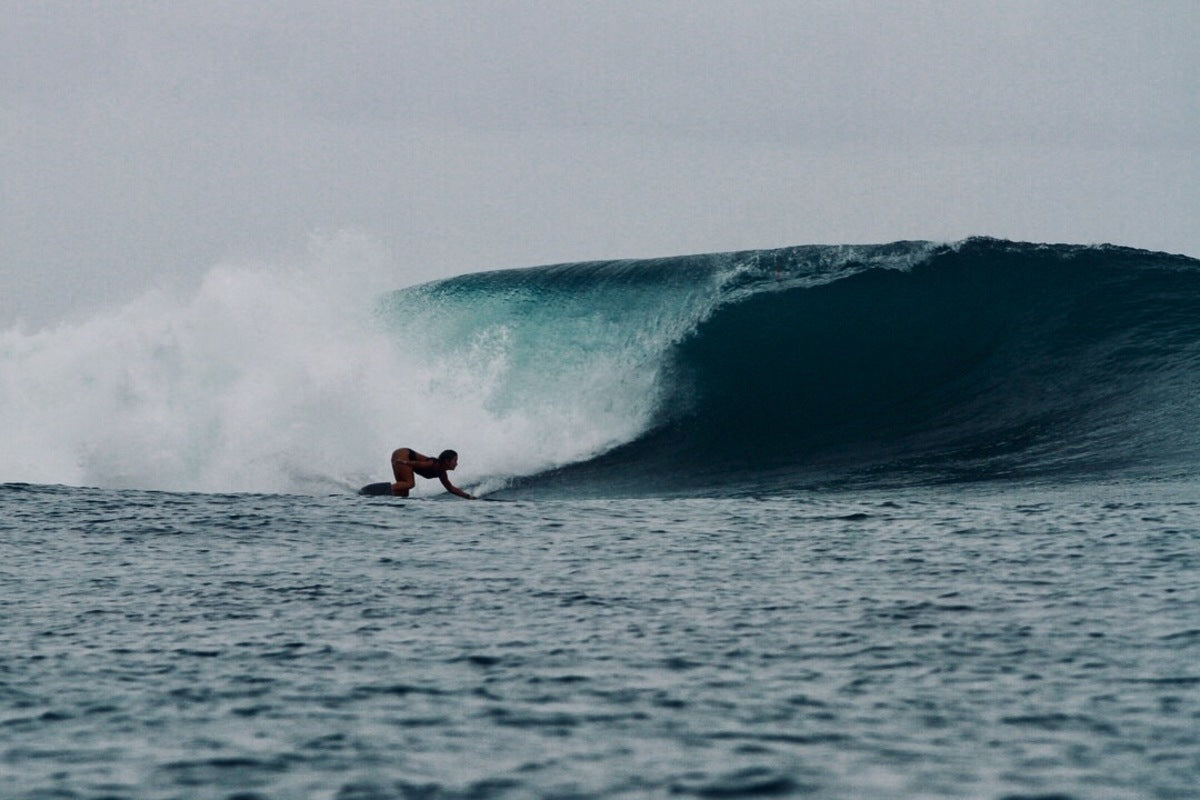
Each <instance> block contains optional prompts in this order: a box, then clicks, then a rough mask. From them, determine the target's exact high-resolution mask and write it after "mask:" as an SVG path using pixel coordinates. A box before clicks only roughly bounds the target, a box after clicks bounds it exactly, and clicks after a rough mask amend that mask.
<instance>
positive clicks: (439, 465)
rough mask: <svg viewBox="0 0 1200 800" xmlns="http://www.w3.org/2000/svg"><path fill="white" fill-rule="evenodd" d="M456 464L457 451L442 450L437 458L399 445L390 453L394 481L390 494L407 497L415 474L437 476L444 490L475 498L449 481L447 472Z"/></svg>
mask: <svg viewBox="0 0 1200 800" xmlns="http://www.w3.org/2000/svg"><path fill="white" fill-rule="evenodd" d="M457 466H458V453H456V452H454V451H453V450H443V451H442V452H441V454H440V455H439V456H438V457H437V458H430V457H429V456H423V455H421V454H420V453H418V452H417V451H416V450H413V449H412V448H411V447H401V448H399V449H398V450H395V451H394V452H393V453H392V474H393V475H395V476H396V482H395V483H393V484H392V494H394V495H396V496H398V497H408V490H409V489H411V488H413V486H415V485H416V483H417V479H416V477H415V476H416V475H420V476H421V477H422V478H431V479H432V478H437V479H438V480H440V481H441V482H442V486H445V487H446V491H447V492H450V493H451V494H456V495H458V496H459V497H462V498H465V499H467V500H474V499H475V498H474V497H472V496H471V495H469V494H467V493H466V492H464V491H463V490H462V489H460V488H458V487H457V486H455V485H454V484H453V483H451V482H450V478H449V477H448V476H447V475H446V473H447V472H449V471H450V470H452V469H454V468H455V467H457Z"/></svg>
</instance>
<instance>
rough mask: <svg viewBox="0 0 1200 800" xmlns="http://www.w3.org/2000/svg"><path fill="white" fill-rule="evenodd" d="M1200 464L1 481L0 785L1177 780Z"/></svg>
mask: <svg viewBox="0 0 1200 800" xmlns="http://www.w3.org/2000/svg"><path fill="white" fill-rule="evenodd" d="M1196 488H1197V487H1195V486H1194V485H1191V486H1189V485H1181V484H1177V483H1162V484H1153V483H1143V484H1096V485H1092V486H1089V487H1086V488H1079V487H1075V488H1072V489H1071V490H1069V491H1063V490H1058V489H1052V488H1040V489H1039V488H1036V487H1033V486H1028V485H1027V486H1011V485H1010V486H999V485H994V486H989V487H978V486H976V487H974V488H963V487H957V488H952V489H951V488H922V489H908V490H891V491H873V492H865V493H835V492H830V493H825V494H821V495H812V496H806V495H798V496H793V497H777V498H768V499H761V500H733V499H715V500H705V499H639V500H577V501H520V502H509V503H496V502H493V503H489V502H477V503H469V502H462V501H446V502H439V501H433V500H423V501H408V502H402V501H396V500H391V499H365V498H356V497H352V496H327V497H304V496H283V495H205V494H170V493H154V492H138V491H130V490H125V491H114V490H68V489H65V488H49V487H31V486H25V485H13V484H9V485H5V486H3V487H2V488H0V520H2V522H0V617H2V618H3V620H4V623H3V626H2V627H0V654H2V655H0V704H2V705H0V708H2V716H0V786H3V787H5V788H4V790H3V795H4V796H5V797H13V798H49V797H55V798H58V797H83V798H101V797H107V798H118V797H124V798H235V797H236V798H251V797H263V798H342V799H343V800H345V799H347V798H412V797H436V798H441V797H454V798H458V797H477V798H491V797H497V798H501V797H756V796H789V797H790V796H796V797H817V798H843V797H881V798H994V799H997V800H998V799H999V798H1034V797H1036V798H1079V800H1084V799H1085V798H1087V799H1088V800H1091V799H1092V798H1150V797H1153V798H1180V799H1182V798H1192V797H1195V796H1196V795H1195V791H1196V786H1197V785H1200V668H1198V666H1197V665H1198V664H1200V502H1197V499H1196V498H1197V497H1200V495H1197V494H1196Z"/></svg>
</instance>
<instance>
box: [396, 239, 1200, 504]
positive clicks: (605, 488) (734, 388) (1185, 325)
mask: <svg viewBox="0 0 1200 800" xmlns="http://www.w3.org/2000/svg"><path fill="white" fill-rule="evenodd" d="M384 308H385V312H384V313H385V315H390V316H392V317H394V318H396V319H402V320H404V321H407V322H413V324H414V325H415V326H419V327H420V328H421V329H422V330H426V331H429V330H432V331H436V333H435V337H436V338H437V339H438V340H439V341H441V342H443V344H444V346H445V347H446V348H448V349H450V350H457V351H459V352H465V351H467V350H469V349H470V348H471V347H472V346H480V344H479V343H480V342H484V341H489V340H490V341H493V343H494V344H495V345H496V347H497V353H498V355H497V360H503V362H504V369H503V370H502V374H500V375H498V388H497V389H496V391H494V393H492V394H491V395H490V398H491V402H492V404H493V405H492V408H493V409H495V410H496V411H497V412H498V413H500V414H503V413H504V412H505V411H508V410H511V409H515V408H521V409H525V410H527V409H529V408H531V407H536V406H540V405H550V406H557V407H560V408H572V409H575V408H592V409H593V410H594V411H595V413H592V414H590V415H587V414H582V415H581V416H585V417H586V419H587V420H588V422H587V423H586V427H587V428H588V431H589V432H592V433H594V432H595V427H596V426H597V425H606V426H607V431H606V432H607V433H608V434H609V435H608V436H607V438H605V437H604V436H598V437H593V438H594V439H595V441H596V444H595V445H594V446H593V448H592V452H588V453H586V456H588V457H584V458H580V459H578V460H576V462H575V463H571V464H562V465H557V466H558V468H557V469H552V470H546V471H542V472H540V473H539V474H537V475H534V476H520V477H518V478H516V479H513V480H510V481H509V482H508V484H507V486H508V490H509V492H510V493H511V494H513V495H515V496H532V495H550V496H561V495H568V496H573V495H578V494H588V495H599V496H604V495H628V494H633V495H655V494H660V493H664V494H684V495H688V494H712V493H717V494H735V495H736V494H741V493H754V492H763V491H767V492H778V491H784V492H786V491H791V490H796V489H803V488H812V487H820V486H841V485H847V484H849V485H854V484H863V485H879V484H881V483H882V484H885V485H886V484H895V483H930V482H933V483H939V482H946V481H961V480H970V481H987V480H996V479H1047V480H1079V479H1085V480H1086V479H1093V478H1102V477H1103V478H1111V477H1114V476H1121V475H1125V476H1132V475H1137V476H1158V477H1179V476H1186V475H1190V474H1194V473H1195V471H1196V468H1197V467H1198V466H1200V434H1198V433H1197V427H1196V426H1195V424H1194V422H1195V420H1196V419H1197V418H1198V415H1200V262H1197V261H1196V260H1194V259H1189V258H1186V257H1182V256H1172V255H1167V254H1161V253H1152V252H1146V251H1140V250H1133V249H1129V248H1120V247H1112V246H1071V245H1055V246H1049V245H1035V244H1023V243H1015V242H1007V241H999V240H992V239H971V240H967V241H965V242H961V243H958V244H954V245H941V246H939V245H934V244H931V243H926V242H900V243H895V244H890V245H880V246H858V247H817V246H811V247H795V248H786V249H781V250H771V251H755V252H745V253H730V254H721V255H706V256H697V257H680V258H670V259H659V260H649V261H622V262H608V263H590V264H574V265H559V266H552V267H543V268H536V269H527V270H512V271H501V272H492V273H482V274H476V275H469V276H465V277H461V278H456V279H452V280H449V281H443V282H439V283H436V284H431V285H428V286H423V287H419V288H416V289H413V290H407V291H403V292H399V293H397V294H395V295H393V296H392V297H391V298H390V299H389V300H388V301H387V303H385V306H384ZM496 337H501V338H502V341H499V342H497V341H495V339H496ZM546 433H547V434H548V435H558V432H557V431H556V432H553V433H551V432H549V431H547V432H546ZM538 434H539V432H538V431H534V432H532V435H533V436H537V435H538Z"/></svg>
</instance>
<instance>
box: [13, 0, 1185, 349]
mask: <svg viewBox="0 0 1200 800" xmlns="http://www.w3.org/2000/svg"><path fill="white" fill-rule="evenodd" d="M0 19H2V22H0V326H2V327H9V326H11V325H12V324H14V323H15V322H17V321H18V320H21V321H24V322H25V323H26V324H27V325H29V326H33V327H38V326H41V325H46V324H51V323H53V322H54V321H56V320H57V319H61V318H71V317H77V316H79V315H81V314H86V313H87V312H88V311H89V310H91V309H94V308H96V307H99V306H105V305H112V304H115V303H120V302H123V301H125V300H127V299H129V298H131V297H133V296H135V295H137V294H138V293H140V292H141V291H143V290H144V289H145V288H146V287H150V286H162V285H174V284H176V283H181V284H187V282H188V281H194V280H196V279H197V277H198V276H199V275H201V274H203V273H204V272H205V271H207V270H208V269H209V268H210V267H212V266H213V265H214V264H217V263H219V262H222V261H228V260H241V259H254V260H259V259H262V260H267V261H276V262H286V260H287V259H289V258H292V257H295V254H296V253H301V252H303V250H304V248H305V246H306V243H307V242H308V240H309V237H310V235H311V234H314V233H322V232H325V233H328V232H333V231H338V230H341V229H353V230H356V231H361V232H363V233H365V234H366V235H367V236H369V237H371V238H373V239H374V240H376V241H377V242H378V243H379V244H380V246H381V247H382V248H383V249H384V251H385V252H386V254H387V257H386V262H387V267H386V268H387V269H390V270H393V271H394V273H395V277H394V280H393V283H394V284H395V285H397V286H399V285H404V284H407V283H412V282H415V281H419V280H425V279H429V278H434V277H441V276H446V275H453V274H459V273H463V272H474V271H478V270H481V269H490V268H496V267H510V266H530V265H534V264H540V263H549V262H561V261H578V260H585V259H597V258H624V257H641V256H658V255H673V254H683V253H698V252H711V251H719V250H734V249H744V248H755V247H776V246H783V245H791V244H806V243H842V242H880V241H890V240H895V239H936V240H947V239H958V238H962V237H965V236H968V235H974V234H985V235H992V236H1001V237H1006V238H1014V239H1028V240H1035V241H1056V242H1064V241H1065V242H1081V243H1086V242H1113V243H1116V244H1125V245H1131V246H1135V247H1144V248H1148V249H1155V250H1167V251H1172V252H1182V253H1186V254H1189V255H1192V256H1200V45H1198V42H1200V2H1196V0H1178V2H1170V1H1168V0H1138V2H1126V1H1125V0H1114V1H1109V0H1081V1H1080V2H1051V1H1049V0H1048V1H1047V2H996V1H995V0H988V1H987V2H971V1H970V0H947V1H946V2H920V1H919V0H910V1H909V2H903V3H901V2H892V1H891V0H880V1H879V2H866V1H865V0H864V1H860V2H851V1H850V0H837V1H833V0H831V1H829V2H802V0H794V1H793V2H778V3H767V2H762V3H756V2H747V1H745V0H743V1H741V2H713V1H712V0H696V1H695V2H669V3H655V2H648V0H632V1H631V2H615V1H614V0H607V1H606V2H596V3H573V2H564V1H559V2H477V3H454V2H445V1H444V0H440V1H438V2H432V1H431V2H349V1H347V0H338V2H332V1H331V2H312V0H287V1H277V2H247V1H246V0H237V1H236V2H224V1H223V0H207V1H205V2H117V1H116V0H110V1H108V2H104V1H99V2H53V1H51V2H47V1H46V0H38V2H30V1H29V0H19V1H18V0H0Z"/></svg>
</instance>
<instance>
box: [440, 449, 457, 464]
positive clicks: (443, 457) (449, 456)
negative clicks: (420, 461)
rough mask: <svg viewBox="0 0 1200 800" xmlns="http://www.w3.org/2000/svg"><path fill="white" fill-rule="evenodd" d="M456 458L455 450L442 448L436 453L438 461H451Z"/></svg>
mask: <svg viewBox="0 0 1200 800" xmlns="http://www.w3.org/2000/svg"><path fill="white" fill-rule="evenodd" d="M456 458H458V452H457V451H456V450H443V451H442V452H441V453H440V454H439V455H438V461H442V462H445V461H451V460H453V459H456Z"/></svg>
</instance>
